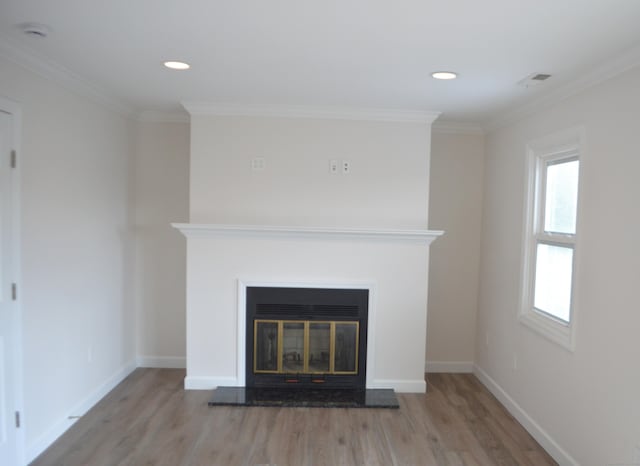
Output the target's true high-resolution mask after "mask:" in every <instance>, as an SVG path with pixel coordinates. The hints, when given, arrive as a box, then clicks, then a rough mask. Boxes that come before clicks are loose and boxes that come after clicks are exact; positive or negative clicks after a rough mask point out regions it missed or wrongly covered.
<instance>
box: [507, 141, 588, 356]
mask: <svg viewBox="0 0 640 466" xmlns="http://www.w3.org/2000/svg"><path fill="white" fill-rule="evenodd" d="M582 139H583V138H582V132H581V131H580V130H570V131H567V132H563V133H559V134H556V135H552V136H549V137H547V138H543V139H540V140H537V141H533V142H531V143H529V144H528V151H527V152H528V154H527V157H528V165H527V169H528V183H527V187H526V188H527V191H526V204H527V205H526V209H525V229H524V232H525V234H524V241H523V259H524V260H523V273H522V277H523V280H522V306H521V310H520V320H521V321H522V322H523V323H524V324H526V325H528V326H529V327H531V328H532V329H534V330H536V331H538V332H540V333H542V334H543V335H544V336H546V337H547V338H549V339H551V340H553V341H555V342H557V343H559V344H561V345H563V346H564V347H566V348H568V349H573V347H574V341H575V337H574V328H575V313H576V309H575V303H574V295H575V274H574V270H575V262H576V238H577V218H578V184H579V183H578V181H579V173H580V148H581V141H582Z"/></svg>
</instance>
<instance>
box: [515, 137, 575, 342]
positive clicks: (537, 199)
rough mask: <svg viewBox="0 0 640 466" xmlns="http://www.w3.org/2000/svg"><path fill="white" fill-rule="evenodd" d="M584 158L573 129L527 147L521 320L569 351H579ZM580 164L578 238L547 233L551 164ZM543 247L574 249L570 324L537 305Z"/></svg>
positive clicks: (529, 144)
mask: <svg viewBox="0 0 640 466" xmlns="http://www.w3.org/2000/svg"><path fill="white" fill-rule="evenodd" d="M583 155H584V129H583V128H571V129H569V130H565V131H562V132H559V133H555V134H552V135H549V136H545V137H543V138H540V139H536V140H534V141H530V142H529V143H528V144H527V165H526V176H527V178H526V180H527V182H526V184H525V199H524V201H525V206H524V214H525V215H524V230H523V241H522V257H523V261H522V279H521V298H520V310H519V316H518V317H519V320H520V322H522V323H523V324H524V325H526V326H527V327H529V328H531V329H532V330H534V331H536V332H538V333H539V334H541V335H542V336H544V337H546V338H547V339H549V340H551V341H553V342H555V343H557V344H559V345H561V346H562V347H564V348H566V349H568V350H569V351H574V350H575V329H576V322H577V314H578V312H577V309H578V307H577V302H576V296H577V292H576V289H577V280H576V278H577V277H576V270H577V267H576V263H577V261H578V246H577V243H578V233H579V226H578V218H579V210H580V191H581V185H582V183H581V179H580V178H581V176H582V175H581V174H582V171H583V170H582V166H583ZM576 159H577V160H580V168H579V170H580V171H579V173H580V174H579V175H578V206H577V212H576V234H574V235H572V234H560V233H549V232H545V231H544V217H543V216H544V206H545V188H546V179H545V175H546V167H547V166H548V165H547V164H548V163H549V162H557V161H569V160H576ZM540 242H542V243H548V244H555V245H558V246H565V247H570V248H572V249H573V273H572V277H571V305H570V317H569V322H565V321H563V320H561V319H557V318H555V317H553V316H552V315H550V314H547V313H545V312H543V311H540V310H537V309H536V308H535V307H534V305H533V302H534V292H535V289H534V286H535V284H534V282H535V274H536V249H537V245H538V244H539V243H540Z"/></svg>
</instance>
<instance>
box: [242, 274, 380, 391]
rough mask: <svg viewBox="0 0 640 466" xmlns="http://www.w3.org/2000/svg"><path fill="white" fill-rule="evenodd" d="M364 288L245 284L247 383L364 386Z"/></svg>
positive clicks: (331, 387)
mask: <svg viewBox="0 0 640 466" xmlns="http://www.w3.org/2000/svg"><path fill="white" fill-rule="evenodd" d="M368 302H369V290H365V289H328V288H279V287H252V286H249V287H247V289H246V313H247V318H246V340H245V341H246V376H245V380H246V386H247V387H249V388H252V387H255V388H258V387H264V388H276V387H280V388H285V387H286V388H314V389H325V388H326V389H337V388H343V389H345V388H346V389H364V388H365V380H366V365H367V324H368V319H367V316H368Z"/></svg>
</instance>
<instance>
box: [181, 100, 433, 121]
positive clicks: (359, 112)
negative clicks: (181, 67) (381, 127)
mask: <svg viewBox="0 0 640 466" xmlns="http://www.w3.org/2000/svg"><path fill="white" fill-rule="evenodd" d="M182 106H183V107H184V108H185V109H186V110H187V111H188V112H189V113H190V114H191V115H202V116H252V117H280V118H318V119H328V120H362V121H396V122H414V123H427V124H431V123H433V121H434V120H435V119H436V118H438V116H440V112H432V111H425V110H412V109H394V108H354V107H329V106H326V107H324V106H310V105H250V104H231V103H223V102H182Z"/></svg>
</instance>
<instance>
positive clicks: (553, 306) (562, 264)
mask: <svg viewBox="0 0 640 466" xmlns="http://www.w3.org/2000/svg"><path fill="white" fill-rule="evenodd" d="M572 272H573V249H572V248H567V247H562V246H552V245H550V244H543V243H538V247H537V252H536V281H535V296H534V301H533V306H534V307H535V308H536V309H539V310H541V311H544V312H546V313H548V314H551V315H552V316H555V317H557V318H558V319H562V320H564V321H565V322H569V317H570V309H571V275H572Z"/></svg>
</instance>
